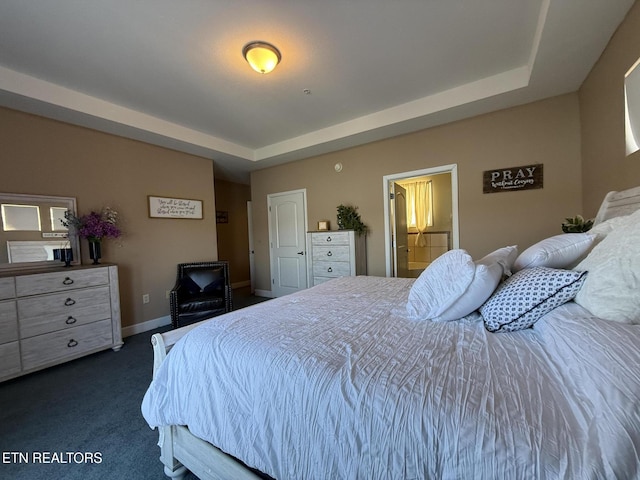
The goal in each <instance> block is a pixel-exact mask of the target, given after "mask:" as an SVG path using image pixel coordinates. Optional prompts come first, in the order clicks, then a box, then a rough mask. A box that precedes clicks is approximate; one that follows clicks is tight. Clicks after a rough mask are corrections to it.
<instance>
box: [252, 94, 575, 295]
mask: <svg viewBox="0 0 640 480" xmlns="http://www.w3.org/2000/svg"><path fill="white" fill-rule="evenodd" d="M337 162H341V163H342V164H343V171H342V172H341V173H336V172H335V171H334V168H333V167H334V165H335V163H337ZM535 163H542V164H544V188H543V189H540V190H529V191H520V192H508V193H495V194H483V193H482V172H483V171H484V170H489V169H493V168H500V167H514V166H521V165H529V164H535ZM448 164H457V165H458V179H459V186H458V188H459V213H460V217H459V218H460V247H461V248H465V249H467V250H468V251H469V253H470V254H471V255H472V256H474V257H478V256H481V255H484V254H486V253H488V252H490V251H491V250H493V249H495V248H498V247H500V246H504V245H507V244H518V245H519V246H520V248H521V249H524V248H526V247H528V246H529V245H531V244H533V243H534V242H535V241H537V240H540V239H541V238H544V237H545V236H549V235H552V234H555V233H560V232H561V230H560V224H561V222H562V220H563V219H564V217H565V216H568V215H573V214H576V213H578V212H580V208H581V163H580V124H579V109H578V97H577V94H568V95H563V96H560V97H555V98H551V99H547V100H543V101H540V102H536V103H532V104H529V105H524V106H521V107H517V108H511V109H507V110H502V111H499V112H495V113H491V114H487V115H483V116H479V117H475V118H471V119H468V120H464V121H460V122H456V123H452V124H448V125H444V126H441V127H436V128H431V129H428V130H423V131H420V132H417V133H413V134H410V135H405V136H401V137H396V138H392V139H388V140H384V141H380V142H375V143H370V144H367V145H363V146H360V147H356V148H352V149H348V150H343V151H340V152H335V153H331V154H327V155H322V156H318V157H313V158H309V159H305V160H301V161H298V162H294V163H289V164H286V165H282V166H276V167H272V168H267V169H263V170H259V171H256V172H253V173H252V175H251V197H252V199H253V208H254V222H253V227H254V235H255V250H256V288H257V289H264V290H270V272H269V246H268V238H269V237H268V222H267V195H268V194H270V193H277V192H284V191H289V190H295V189H301V188H306V189H307V201H308V207H307V209H308V210H307V211H308V219H309V226H310V227H312V226H313V225H315V223H316V222H317V221H318V220H321V219H329V220H331V224H332V228H335V225H336V220H335V219H336V207H337V205H339V204H340V203H350V204H352V205H355V206H357V207H359V210H358V211H359V213H360V214H361V217H362V219H363V221H364V222H365V223H366V224H367V225H368V226H369V228H370V234H369V236H368V237H367V254H368V258H367V262H368V273H369V275H378V276H384V275H385V251H384V249H385V240H384V224H383V223H384V222H383V215H384V214H383V208H384V204H383V202H384V199H383V185H382V179H383V176H385V175H391V174H396V173H401V172H408V171H412V170H419V169H425V168H429V167H436V166H440V165H448Z"/></svg>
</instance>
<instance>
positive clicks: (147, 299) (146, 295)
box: [142, 293, 149, 303]
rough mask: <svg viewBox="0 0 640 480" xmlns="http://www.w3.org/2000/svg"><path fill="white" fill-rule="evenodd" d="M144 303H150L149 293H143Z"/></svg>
mask: <svg viewBox="0 0 640 480" xmlns="http://www.w3.org/2000/svg"><path fill="white" fill-rule="evenodd" d="M142 303H149V294H148V293H145V294H144V295H142Z"/></svg>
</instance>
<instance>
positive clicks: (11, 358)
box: [0, 342, 22, 380]
mask: <svg viewBox="0 0 640 480" xmlns="http://www.w3.org/2000/svg"><path fill="white" fill-rule="evenodd" d="M20 370H22V369H21V368H20V347H19V346H18V342H11V343H5V344H3V345H0V380H2V379H4V378H7V377H10V376H12V375H15V374H16V373H20Z"/></svg>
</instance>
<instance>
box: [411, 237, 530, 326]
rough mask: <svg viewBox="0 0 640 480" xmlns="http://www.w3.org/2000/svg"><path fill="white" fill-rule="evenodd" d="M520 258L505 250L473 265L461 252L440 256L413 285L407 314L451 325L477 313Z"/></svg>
mask: <svg viewBox="0 0 640 480" xmlns="http://www.w3.org/2000/svg"><path fill="white" fill-rule="evenodd" d="M517 254H518V250H517V248H516V247H515V246H509V247H503V248H500V249H498V250H496V251H495V252H492V253H490V254H489V255H487V256H485V257H483V258H482V259H480V260H478V261H477V262H474V261H473V259H472V258H471V256H470V255H469V254H468V253H467V252H466V251H465V250H462V249H456V250H450V251H448V252H447V253H445V254H444V255H441V256H440V257H438V258H437V259H436V260H434V261H433V263H431V264H430V265H429V266H428V267H427V269H426V270H425V271H424V272H422V274H421V275H420V277H418V278H417V279H416V281H415V283H414V284H413V286H412V288H411V291H410V292H409V299H408V301H407V312H408V313H409V315H410V316H411V317H412V318H414V319H419V320H433V321H440V322H445V321H451V320H458V319H460V318H462V317H464V316H466V315H469V314H470V313H472V312H474V311H475V310H477V309H478V308H480V306H481V305H482V304H483V303H484V302H485V301H486V300H487V298H489V297H490V296H491V294H492V293H493V292H494V291H495V289H496V287H497V286H498V283H499V282H500V280H501V279H502V278H503V276H504V275H510V274H511V266H512V265H513V262H514V260H515V258H516V256H517Z"/></svg>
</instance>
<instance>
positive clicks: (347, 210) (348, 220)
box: [338, 204, 368, 235]
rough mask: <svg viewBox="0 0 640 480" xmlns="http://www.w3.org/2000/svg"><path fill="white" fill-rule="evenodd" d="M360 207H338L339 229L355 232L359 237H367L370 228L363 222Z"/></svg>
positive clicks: (341, 205)
mask: <svg viewBox="0 0 640 480" xmlns="http://www.w3.org/2000/svg"><path fill="white" fill-rule="evenodd" d="M357 210H358V207H353V206H351V205H343V204H340V205H338V229H339V230H354V231H356V232H357V233H358V235H366V234H367V230H368V227H367V226H366V225H365V224H364V223H363V222H362V219H361V218H360V214H359V213H358V211H357Z"/></svg>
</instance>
